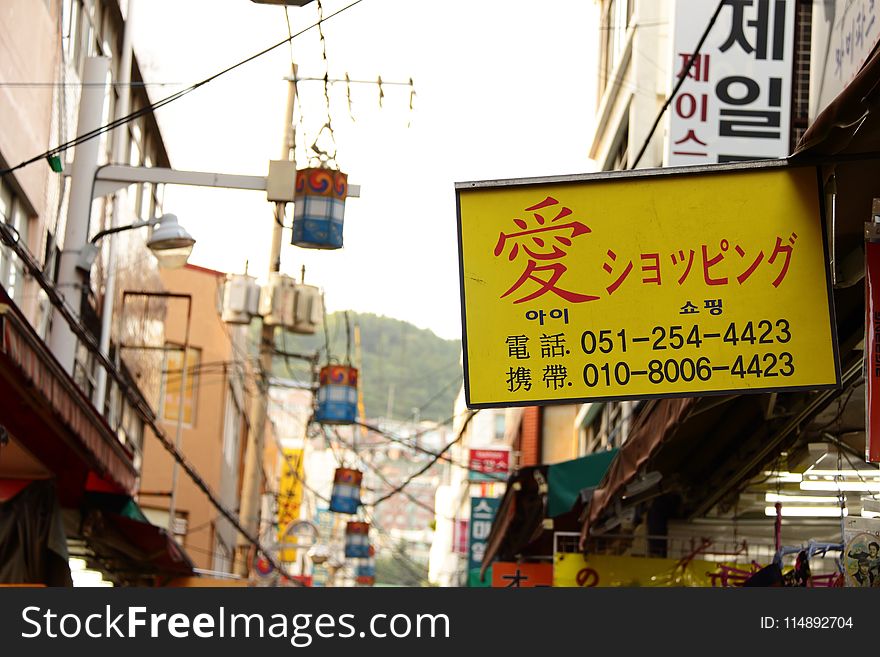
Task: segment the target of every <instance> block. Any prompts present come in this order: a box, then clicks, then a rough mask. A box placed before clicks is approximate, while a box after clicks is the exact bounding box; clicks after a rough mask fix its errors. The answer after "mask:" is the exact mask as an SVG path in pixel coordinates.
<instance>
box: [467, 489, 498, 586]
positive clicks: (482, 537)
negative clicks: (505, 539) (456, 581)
mask: <svg viewBox="0 0 880 657" xmlns="http://www.w3.org/2000/svg"><path fill="white" fill-rule="evenodd" d="M500 504H501V498H497V497H472V498H471V521H470V532H469V540H468V586H487V587H488V586H491V585H492V577H491V575H487V577H486V581H485V582H481V581H480V565H481V564H482V563H483V555H484V554H485V552H486V542H487V541H488V539H489V533H490V532H491V531H492V522H493V521H494V520H495V514H496V513H497V512H498V506H499V505H500Z"/></svg>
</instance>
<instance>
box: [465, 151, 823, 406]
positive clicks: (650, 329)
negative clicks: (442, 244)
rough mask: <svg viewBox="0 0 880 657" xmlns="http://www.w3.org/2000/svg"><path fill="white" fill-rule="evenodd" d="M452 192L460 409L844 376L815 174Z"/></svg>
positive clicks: (747, 171) (810, 382) (730, 170)
mask: <svg viewBox="0 0 880 657" xmlns="http://www.w3.org/2000/svg"><path fill="white" fill-rule="evenodd" d="M456 192H457V195H458V215H459V216H458V219H459V244H460V257H461V264H460V266H461V285H462V313H463V327H464V333H463V335H464V341H465V383H466V385H465V391H466V394H467V401H468V404H469V406H470V407H472V408H479V407H491V406H509V405H526V404H536V403H555V402H566V401H575V400H586V399H626V398H630V399H632V398H644V397H655V396H660V397H665V396H675V395H699V394H704V393H709V394H711V393H720V392H725V391H752V392H757V391H764V390H770V389H772V390H779V389H788V390H791V389H798V388H810V389H815V388H823V387H832V386H835V385H837V384H838V382H839V379H840V374H839V366H838V361H837V357H836V340H835V337H834V327H833V324H832V317H833V313H832V312H831V299H830V292H829V288H830V285H829V278H828V272H827V267H826V258H825V246H824V238H823V230H822V220H821V213H820V203H819V201H820V194H819V189H818V179H817V174H816V170H815V169H812V168H792V167H783V166H776V165H770V166H767V165H762V168H755V167H754V166H753V165H749V166H744V165H731V166H721V167H713V168H712V170H711V171H699V172H697V171H688V170H686V169H685V170H682V169H678V170H653V171H651V172H649V173H648V174H647V175H646V174H645V173H644V172H639V175H637V176H636V175H633V173H632V172H623V173H617V174H607V173H606V174H596V175H592V176H580V177H577V178H576V179H565V180H556V179H549V180H537V181H534V180H533V181H529V180H523V181H513V182H501V183H459V184H458V185H456Z"/></svg>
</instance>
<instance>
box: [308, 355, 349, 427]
mask: <svg viewBox="0 0 880 657" xmlns="http://www.w3.org/2000/svg"><path fill="white" fill-rule="evenodd" d="M319 384H320V387H319V388H318V407H317V409H315V421H316V422H321V423H322V424H353V423H354V422H356V421H357V406H358V394H357V386H358V371H357V368H354V367H349V366H347V365H327V366H326V367H322V368H321V374H320V378H319Z"/></svg>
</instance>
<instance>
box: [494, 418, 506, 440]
mask: <svg viewBox="0 0 880 657" xmlns="http://www.w3.org/2000/svg"><path fill="white" fill-rule="evenodd" d="M504 428H505V427H504V411H497V412H496V413H495V436H494V437H495V440H499V441H500V440H504Z"/></svg>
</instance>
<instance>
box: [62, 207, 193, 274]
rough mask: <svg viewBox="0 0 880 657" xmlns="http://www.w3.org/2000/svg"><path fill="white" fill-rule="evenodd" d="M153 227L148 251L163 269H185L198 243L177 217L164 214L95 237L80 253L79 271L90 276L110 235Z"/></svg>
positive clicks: (106, 231) (115, 228)
mask: <svg viewBox="0 0 880 657" xmlns="http://www.w3.org/2000/svg"><path fill="white" fill-rule="evenodd" d="M144 226H152V227H153V233H152V235H150V239H149V240H147V248H149V249H150V251H152V252H153V255H154V256H156V260H158V261H159V266H160V267H165V268H166V269H174V268H177V267H183V266H184V265H185V264H186V261H187V260H188V259H189V256H190V254H191V253H192V250H193V246H194V245H195V243H196V241H195V239H194V238H193V236H192V235H190V234H189V233H188V232H187V231H186V229H185V228H184V227H183V226H181V225H180V224H179V223H178V221H177V215H173V214H164V215H162V216H161V217H153V218H152V219H147V220H146V221H137V222H135V223H133V224H130V225H128V226H114V227H113V228H107V229H106V230H102V231H100V232H98V233H96V234H95V236H94V237H93V238H92V239H91V241H90V242H89V243H88V244H86V245H85V246H84V247H83V248H82V249H80V253H79V258H78V260H77V263H76V267H77V269H81V270H82V271H84V272H89V271H91V269H92V265H93V264H94V262H95V258H96V257H97V255H98V242H99V241H100V240H101V239H102V238H103V237H106V236H107V235H113V234H115V233H121V232H123V231H126V230H134V229H135V228H143V227H144Z"/></svg>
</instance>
